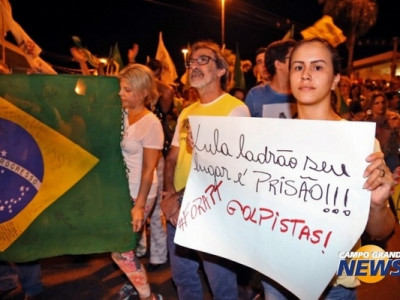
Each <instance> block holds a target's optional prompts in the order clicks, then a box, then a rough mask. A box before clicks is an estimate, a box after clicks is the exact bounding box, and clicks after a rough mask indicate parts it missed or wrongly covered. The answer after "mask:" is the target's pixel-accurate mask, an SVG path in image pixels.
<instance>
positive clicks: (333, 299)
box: [261, 279, 357, 300]
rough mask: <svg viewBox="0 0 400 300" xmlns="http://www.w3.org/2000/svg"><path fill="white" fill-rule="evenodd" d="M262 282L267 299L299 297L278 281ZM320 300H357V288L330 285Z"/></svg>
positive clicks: (279, 299) (281, 299)
mask: <svg viewBox="0 0 400 300" xmlns="http://www.w3.org/2000/svg"><path fill="white" fill-rule="evenodd" d="M261 284H262V286H263V288H264V298H265V300H267V299H268V300H287V299H290V300H295V299H298V298H297V297H296V296H295V295H293V294H292V293H290V292H289V291H288V290H286V289H285V288H284V287H282V286H281V285H279V284H278V283H276V282H274V281H272V280H270V279H266V280H262V281H261ZM319 299H320V300H356V299H357V289H355V288H345V287H343V286H341V285H338V286H329V287H327V288H326V289H325V291H324V292H323V294H322V295H321V297H320V298H319Z"/></svg>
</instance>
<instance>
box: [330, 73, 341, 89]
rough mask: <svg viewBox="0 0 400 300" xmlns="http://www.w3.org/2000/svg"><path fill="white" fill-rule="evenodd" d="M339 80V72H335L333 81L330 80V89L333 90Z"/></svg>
mask: <svg viewBox="0 0 400 300" xmlns="http://www.w3.org/2000/svg"><path fill="white" fill-rule="evenodd" d="M339 81H340V74H336V75H335V77H334V78H333V82H332V86H331V90H332V91H334V90H335V89H336V87H337V85H338V84H339Z"/></svg>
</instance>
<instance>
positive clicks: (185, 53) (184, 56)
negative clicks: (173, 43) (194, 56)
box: [182, 49, 189, 63]
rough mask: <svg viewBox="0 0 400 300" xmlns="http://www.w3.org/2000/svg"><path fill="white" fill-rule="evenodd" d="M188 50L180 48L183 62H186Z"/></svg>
mask: <svg viewBox="0 0 400 300" xmlns="http://www.w3.org/2000/svg"><path fill="white" fill-rule="evenodd" d="M188 52H189V50H188V49H182V53H183V62H184V63H186V56H187V54H188Z"/></svg>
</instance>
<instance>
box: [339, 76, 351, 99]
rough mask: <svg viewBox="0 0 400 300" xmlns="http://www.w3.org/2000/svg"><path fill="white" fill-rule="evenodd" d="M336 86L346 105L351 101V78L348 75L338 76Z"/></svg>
mask: <svg viewBox="0 0 400 300" xmlns="http://www.w3.org/2000/svg"><path fill="white" fill-rule="evenodd" d="M338 87H339V91H340V96H341V97H342V99H343V101H344V102H345V103H346V105H349V104H350V102H351V95H350V89H351V79H350V78H349V77H348V76H344V75H342V76H340V82H339V84H338Z"/></svg>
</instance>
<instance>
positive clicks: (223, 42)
mask: <svg viewBox="0 0 400 300" xmlns="http://www.w3.org/2000/svg"><path fill="white" fill-rule="evenodd" d="M224 45H225V0H221V46H222V48H224Z"/></svg>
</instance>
